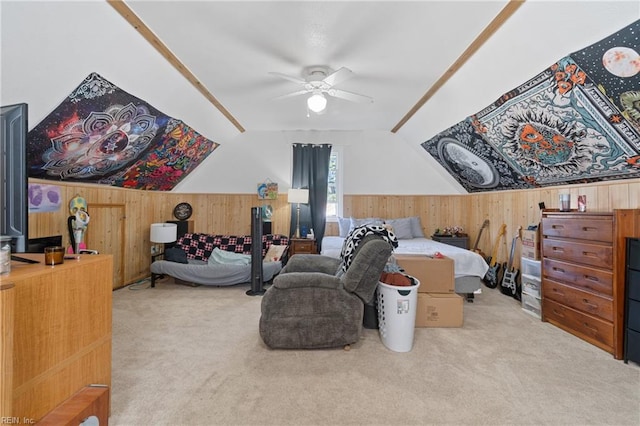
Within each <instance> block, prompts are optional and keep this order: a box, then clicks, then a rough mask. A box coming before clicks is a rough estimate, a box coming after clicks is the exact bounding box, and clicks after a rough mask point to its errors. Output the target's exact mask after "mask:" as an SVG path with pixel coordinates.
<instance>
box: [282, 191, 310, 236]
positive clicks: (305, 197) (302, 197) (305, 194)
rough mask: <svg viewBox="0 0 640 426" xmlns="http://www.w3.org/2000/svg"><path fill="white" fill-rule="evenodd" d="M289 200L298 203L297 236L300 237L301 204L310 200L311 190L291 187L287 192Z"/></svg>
mask: <svg viewBox="0 0 640 426" xmlns="http://www.w3.org/2000/svg"><path fill="white" fill-rule="evenodd" d="M287 200H288V201H289V203H290V204H297V207H296V211H297V220H296V233H295V238H300V204H307V203H308V202H309V190H308V189H294V188H291V189H289V192H288V194H287Z"/></svg>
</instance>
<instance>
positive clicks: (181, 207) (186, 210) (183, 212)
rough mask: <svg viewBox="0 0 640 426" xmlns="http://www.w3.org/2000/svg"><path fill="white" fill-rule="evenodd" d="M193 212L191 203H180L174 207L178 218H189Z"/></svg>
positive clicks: (174, 213) (174, 214)
mask: <svg viewBox="0 0 640 426" xmlns="http://www.w3.org/2000/svg"><path fill="white" fill-rule="evenodd" d="M192 213H193V208H192V207H191V204H189V203H180V204H178V205H176V206H175V207H174V208H173V216H174V217H175V218H176V219H178V220H187V219H189V218H190V217H191V214H192Z"/></svg>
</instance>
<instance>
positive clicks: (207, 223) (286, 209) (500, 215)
mask: <svg viewBox="0 0 640 426" xmlns="http://www.w3.org/2000/svg"><path fill="white" fill-rule="evenodd" d="M31 182H34V183H38V182H39V183H48V184H50V183H51V182H50V181H39V180H35V179H33V180H31ZM59 185H60V187H61V189H62V190H61V195H62V200H63V203H64V204H65V205H66V204H68V202H69V200H70V199H71V198H73V197H74V196H75V195H76V194H80V195H82V196H83V197H84V198H85V199H86V200H87V203H88V204H89V213H90V214H91V213H92V211H91V205H92V204H100V205H101V206H103V205H108V204H114V205H121V204H124V205H125V218H124V220H125V225H124V229H125V242H124V249H123V250H124V253H123V259H124V261H123V269H124V271H123V276H124V282H123V283H122V284H129V283H133V282H136V281H138V280H140V279H142V278H145V277H147V276H149V263H150V251H151V243H150V242H149V228H150V225H151V224H152V223H155V222H164V221H167V220H173V219H174V218H173V213H172V212H173V208H174V206H175V205H176V204H178V203H180V202H188V203H189V204H191V205H192V206H193V216H192V217H191V219H190V220H193V221H194V231H195V232H207V233H220V234H237V235H246V234H249V233H250V232H251V224H250V215H251V207H254V206H260V205H262V204H267V203H263V201H262V200H259V199H258V198H257V196H256V195H255V194H177V193H172V192H152V191H139V190H131V189H122V188H113V187H106V186H103V185H73V184H66V183H60V184H59ZM562 192H565V193H567V192H568V193H570V194H571V203H572V207H573V208H575V207H576V205H577V196H578V194H585V195H586V196H587V209H588V210H590V211H610V210H612V209H615V208H640V179H634V180H624V181H615V182H607V183H597V184H589V185H568V186H564V187H553V188H542V189H532V190H523V191H500V192H487V193H476V194H468V195H406V196H400V195H398V196H396V195H345V197H344V209H343V212H344V213H343V215H344V216H345V217H349V216H353V217H358V218H361V217H372V216H374V217H382V218H387V219H393V218H400V217H407V216H420V219H421V221H422V225H423V228H424V231H425V235H427V236H429V235H431V234H432V233H433V231H434V230H435V229H436V228H443V227H445V226H453V225H458V226H463V227H464V229H465V230H467V232H468V234H469V237H470V244H472V245H473V243H474V242H475V239H476V237H477V234H478V230H479V229H480V227H481V226H482V222H483V221H484V220H485V219H489V221H490V226H489V228H488V229H486V230H485V231H484V232H483V234H482V238H481V239H480V241H479V244H478V247H479V248H480V249H481V250H483V251H484V252H485V253H487V254H488V253H490V252H491V247H492V246H493V242H494V239H495V237H496V234H497V232H498V229H499V228H500V225H501V224H502V223H505V224H506V225H507V238H506V241H509V244H510V241H511V238H512V237H513V235H514V233H515V232H516V230H517V228H518V226H522V227H526V226H527V225H529V224H531V223H538V222H539V220H540V209H539V208H538V203H540V202H544V203H545V205H546V207H547V208H557V207H558V194H560V193H562ZM268 204H271V205H272V206H273V208H274V214H273V218H272V232H273V233H280V234H289V217H290V206H289V204H288V203H287V196H286V194H280V195H279V196H278V198H277V199H276V200H270V201H269V202H268ZM100 210H104V209H100ZM68 215H69V212H68V209H67V208H66V207H63V208H62V209H61V210H60V211H58V212H49V213H34V214H30V215H29V236H30V237H31V238H34V237H44V236H48V235H57V234H62V235H63V236H64V237H65V240H66V241H67V242H68V236H67V225H66V224H67V217H68ZM95 223H96V224H98V223H100V221H98V220H96V221H95ZM91 226H92V223H90V224H89V227H91ZM97 226H99V225H97ZM90 231H91V232H108V230H102V231H101V230H98V229H95V228H92V229H91V230H90ZM326 235H338V227H337V224H336V223H329V224H328V225H327V232H326ZM112 254H113V253H112ZM507 256H508V252H507V249H506V245H503V246H502V247H501V252H500V254H499V256H498V258H499V261H506V258H507Z"/></svg>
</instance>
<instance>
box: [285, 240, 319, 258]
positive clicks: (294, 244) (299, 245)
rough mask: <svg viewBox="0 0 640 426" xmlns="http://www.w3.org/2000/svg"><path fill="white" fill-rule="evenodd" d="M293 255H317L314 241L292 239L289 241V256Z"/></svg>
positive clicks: (316, 246)
mask: <svg viewBox="0 0 640 426" xmlns="http://www.w3.org/2000/svg"><path fill="white" fill-rule="evenodd" d="M294 254H318V245H317V244H316V240H311V239H309V238H292V239H291V240H290V241H289V256H293V255H294Z"/></svg>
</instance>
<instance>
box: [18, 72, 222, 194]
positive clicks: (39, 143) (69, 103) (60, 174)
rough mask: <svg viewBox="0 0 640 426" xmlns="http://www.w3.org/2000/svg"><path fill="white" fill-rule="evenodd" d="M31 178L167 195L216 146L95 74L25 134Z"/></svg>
mask: <svg viewBox="0 0 640 426" xmlns="http://www.w3.org/2000/svg"><path fill="white" fill-rule="evenodd" d="M27 144H28V146H27V163H28V166H29V177H31V178H39V179H49V180H58V181H62V180H63V181H72V182H85V183H99V184H103V185H111V186H119V187H123V188H134V189H148V190H157V191H169V190H171V189H173V187H174V186H175V185H176V184H177V183H178V182H180V181H181V180H182V179H184V178H185V177H186V176H187V175H188V174H189V173H190V172H191V171H192V170H193V169H194V168H196V167H197V166H198V165H199V164H200V163H201V162H202V161H203V160H204V159H205V158H206V157H207V156H208V155H209V154H211V152H213V151H214V150H215V149H216V148H217V147H218V146H219V144H218V143H216V142H213V141H211V140H209V139H207V138H205V137H204V136H202V135H200V134H199V133H197V132H196V131H195V130H193V129H192V128H190V127H189V126H187V125H186V124H185V123H183V122H182V121H181V120H178V119H175V118H172V117H169V116H167V115H166V114H164V113H162V112H160V111H158V110H157V109H155V108H154V107H153V106H151V105H149V104H147V103H146V102H145V101H143V100H142V99H139V98H136V97H135V96H132V95H130V94H129V93H127V92H125V91H124V90H122V89H120V88H119V87H117V86H115V85H114V84H112V83H111V82H109V81H107V80H105V79H104V78H103V77H101V76H100V75H98V74H97V73H92V74H90V75H89V76H88V77H87V78H85V80H84V81H83V82H82V83H81V84H80V85H79V86H78V87H77V88H76V89H75V90H74V91H73V92H72V93H71V94H70V95H69V96H68V97H67V98H66V99H65V100H64V101H63V102H62V103H61V104H60V105H58V106H57V107H56V108H55V109H54V110H53V112H52V113H51V114H49V115H48V116H47V117H45V119H44V120H42V121H41V122H40V123H38V124H37V125H36V126H35V127H34V128H33V129H32V130H31V131H30V132H29V133H28V136H27Z"/></svg>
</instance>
